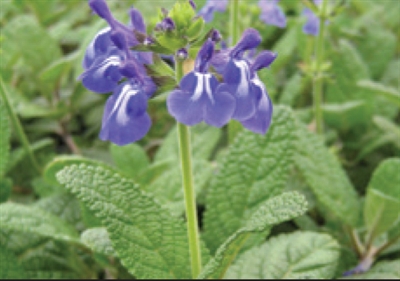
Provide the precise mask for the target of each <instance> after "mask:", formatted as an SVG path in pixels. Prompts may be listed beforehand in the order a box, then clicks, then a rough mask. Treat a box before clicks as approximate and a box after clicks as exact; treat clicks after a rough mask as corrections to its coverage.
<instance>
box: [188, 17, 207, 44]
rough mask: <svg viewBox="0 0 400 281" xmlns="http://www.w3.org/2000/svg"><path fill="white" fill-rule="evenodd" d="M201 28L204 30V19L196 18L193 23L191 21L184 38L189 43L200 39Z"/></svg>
mask: <svg viewBox="0 0 400 281" xmlns="http://www.w3.org/2000/svg"><path fill="white" fill-rule="evenodd" d="M203 28H204V19H203V18H201V17H200V18H197V19H196V20H195V21H192V24H191V25H190V26H189V28H188V30H187V31H186V36H187V37H188V38H189V40H190V41H193V40H196V39H197V38H199V37H200V35H201V32H202V31H203Z"/></svg>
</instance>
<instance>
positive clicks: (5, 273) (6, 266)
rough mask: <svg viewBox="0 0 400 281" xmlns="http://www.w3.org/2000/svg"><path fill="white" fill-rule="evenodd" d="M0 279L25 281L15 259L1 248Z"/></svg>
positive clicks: (22, 270)
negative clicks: (21, 280)
mask: <svg viewBox="0 0 400 281" xmlns="http://www.w3.org/2000/svg"><path fill="white" fill-rule="evenodd" d="M0 279H2V280H4V279H26V274H25V271H24V269H23V268H22V266H21V265H20V263H19V262H18V260H17V257H16V256H15V255H14V254H13V253H11V252H10V251H7V250H6V249H4V248H3V247H0Z"/></svg>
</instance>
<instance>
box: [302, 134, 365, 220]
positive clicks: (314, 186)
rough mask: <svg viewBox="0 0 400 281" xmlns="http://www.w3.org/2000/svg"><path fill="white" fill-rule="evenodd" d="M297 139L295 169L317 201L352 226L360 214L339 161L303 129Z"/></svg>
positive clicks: (356, 199) (354, 196) (353, 193)
mask: <svg viewBox="0 0 400 281" xmlns="http://www.w3.org/2000/svg"><path fill="white" fill-rule="evenodd" d="M298 135H299V140H298V143H297V150H296V156H295V158H294V159H295V163H296V167H297V168H298V169H299V171H300V172H301V174H302V175H303V176H304V178H305V180H306V182H307V183H308V185H309V187H310V188H311V190H312V191H313V193H314V194H315V195H316V197H317V200H318V201H319V202H320V203H321V204H322V205H323V206H324V207H325V208H326V209H328V210H329V211H331V212H332V213H333V214H334V215H335V216H336V217H337V218H339V219H340V220H341V221H343V222H345V223H347V224H349V225H356V224H357V222H358V218H359V214H360V212H359V202H358V197H357V192H356V191H355V189H354V187H353V185H352V184H351V182H350V180H349V178H348V177H347V175H346V173H345V172H344V170H343V169H342V167H341V166H340V163H339V161H338V160H337V159H336V158H335V156H334V155H333V154H332V153H331V152H330V151H329V150H328V148H327V147H325V144H324V142H323V141H322V139H321V138H320V137H319V136H317V135H315V134H313V133H311V132H309V131H308V130H307V129H306V128H305V127H303V126H300V127H299V129H298Z"/></svg>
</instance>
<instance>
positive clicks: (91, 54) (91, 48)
mask: <svg viewBox="0 0 400 281" xmlns="http://www.w3.org/2000/svg"><path fill="white" fill-rule="evenodd" d="M110 30H111V28H110V27H106V28H103V29H102V30H100V31H99V32H98V33H97V34H96V35H95V37H94V39H93V40H92V42H90V44H89V46H88V47H87V49H86V55H87V56H88V57H89V58H91V59H92V58H94V57H95V56H96V54H95V52H96V50H95V48H94V43H96V41H97V38H98V37H99V36H101V35H103V34H105V33H107V32H109V31H110Z"/></svg>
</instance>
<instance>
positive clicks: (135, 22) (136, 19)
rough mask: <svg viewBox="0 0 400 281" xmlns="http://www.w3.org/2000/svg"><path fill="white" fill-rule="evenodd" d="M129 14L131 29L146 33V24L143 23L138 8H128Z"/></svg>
mask: <svg viewBox="0 0 400 281" xmlns="http://www.w3.org/2000/svg"><path fill="white" fill-rule="evenodd" d="M129 15H130V17H131V24H132V27H133V29H135V30H137V31H139V32H141V33H146V24H145V23H144V19H143V16H142V14H141V13H140V12H139V10H137V9H135V8H131V9H130V10H129Z"/></svg>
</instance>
